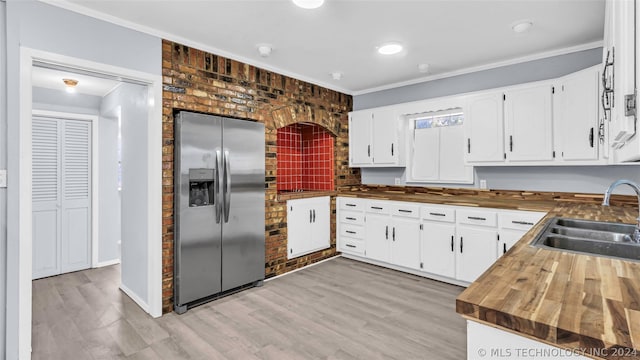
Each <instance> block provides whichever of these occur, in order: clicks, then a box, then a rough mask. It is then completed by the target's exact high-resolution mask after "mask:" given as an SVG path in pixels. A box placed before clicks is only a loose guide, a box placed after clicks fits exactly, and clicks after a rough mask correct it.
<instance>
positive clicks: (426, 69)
mask: <svg viewBox="0 0 640 360" xmlns="http://www.w3.org/2000/svg"><path fill="white" fill-rule="evenodd" d="M418 71H419V72H421V73H428V72H429V64H418Z"/></svg>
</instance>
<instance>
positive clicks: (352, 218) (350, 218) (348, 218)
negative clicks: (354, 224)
mask: <svg viewBox="0 0 640 360" xmlns="http://www.w3.org/2000/svg"><path fill="white" fill-rule="evenodd" d="M346 219H347V220H352V221H355V220H356V218H354V217H349V216H347V217H346Z"/></svg>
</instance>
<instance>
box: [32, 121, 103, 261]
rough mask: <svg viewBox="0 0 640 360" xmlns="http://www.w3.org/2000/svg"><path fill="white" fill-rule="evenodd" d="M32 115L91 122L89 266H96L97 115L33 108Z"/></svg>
mask: <svg viewBox="0 0 640 360" xmlns="http://www.w3.org/2000/svg"><path fill="white" fill-rule="evenodd" d="M32 113H33V116H39V117H45V118H50V119H60V120H64V119H70V120H83V121H89V122H90V123H91V184H90V185H91V267H92V268H95V267H98V266H99V265H98V236H99V235H98V194H99V192H98V187H99V186H100V184H99V179H100V177H99V168H100V167H99V166H98V139H99V136H98V116H97V115H90V114H77V113H67V112H59V111H48V110H35V109H34V110H33V111H32Z"/></svg>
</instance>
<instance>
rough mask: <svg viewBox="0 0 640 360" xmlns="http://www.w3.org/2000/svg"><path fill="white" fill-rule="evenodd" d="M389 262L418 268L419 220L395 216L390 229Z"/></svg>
mask: <svg viewBox="0 0 640 360" xmlns="http://www.w3.org/2000/svg"><path fill="white" fill-rule="evenodd" d="M391 263H392V264H394V265H399V266H404V267H407V268H411V269H419V268H420V222H419V221H418V220H413V219H402V218H396V219H394V220H393V228H392V230H391Z"/></svg>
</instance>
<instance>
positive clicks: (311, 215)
mask: <svg viewBox="0 0 640 360" xmlns="http://www.w3.org/2000/svg"><path fill="white" fill-rule="evenodd" d="M311 219H313V214H312V213H311V209H309V224H311V223H312V222H313V221H311Z"/></svg>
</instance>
